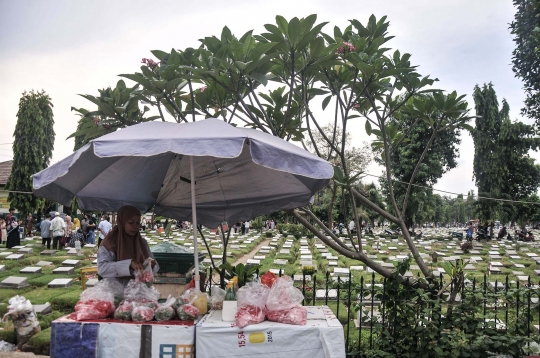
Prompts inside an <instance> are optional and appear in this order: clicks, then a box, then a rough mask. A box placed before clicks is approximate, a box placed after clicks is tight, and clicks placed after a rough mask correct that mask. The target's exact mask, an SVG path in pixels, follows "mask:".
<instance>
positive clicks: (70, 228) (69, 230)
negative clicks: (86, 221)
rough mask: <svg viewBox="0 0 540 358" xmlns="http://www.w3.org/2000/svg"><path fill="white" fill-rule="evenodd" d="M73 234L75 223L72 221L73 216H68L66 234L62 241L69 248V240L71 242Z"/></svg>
mask: <svg viewBox="0 0 540 358" xmlns="http://www.w3.org/2000/svg"><path fill="white" fill-rule="evenodd" d="M72 232H73V221H71V216H69V215H68V216H66V234H65V235H64V238H63V239H62V244H63V245H64V246H68V244H69V240H71V233H72Z"/></svg>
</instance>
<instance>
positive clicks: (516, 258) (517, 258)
mask: <svg viewBox="0 0 540 358" xmlns="http://www.w3.org/2000/svg"><path fill="white" fill-rule="evenodd" d="M510 258H511V259H512V260H520V259H521V256H518V255H510Z"/></svg>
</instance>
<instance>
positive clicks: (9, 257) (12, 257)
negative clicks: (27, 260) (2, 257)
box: [6, 254, 24, 260]
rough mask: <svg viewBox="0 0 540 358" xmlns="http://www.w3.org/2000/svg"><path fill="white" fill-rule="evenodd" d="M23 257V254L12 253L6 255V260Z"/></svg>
mask: <svg viewBox="0 0 540 358" xmlns="http://www.w3.org/2000/svg"><path fill="white" fill-rule="evenodd" d="M23 258H24V255H23V254H12V255H9V256H6V260H22V259H23Z"/></svg>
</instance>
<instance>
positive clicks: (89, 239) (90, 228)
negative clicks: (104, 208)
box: [86, 215, 96, 245]
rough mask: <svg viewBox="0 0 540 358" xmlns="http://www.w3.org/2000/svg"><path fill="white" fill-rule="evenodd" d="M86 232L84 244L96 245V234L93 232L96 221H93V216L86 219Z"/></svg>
mask: <svg viewBox="0 0 540 358" xmlns="http://www.w3.org/2000/svg"><path fill="white" fill-rule="evenodd" d="M86 230H87V231H88V236H87V238H86V242H87V243H89V244H92V245H95V244H96V234H95V232H94V230H96V221H95V220H94V215H92V217H91V218H90V219H88V224H86Z"/></svg>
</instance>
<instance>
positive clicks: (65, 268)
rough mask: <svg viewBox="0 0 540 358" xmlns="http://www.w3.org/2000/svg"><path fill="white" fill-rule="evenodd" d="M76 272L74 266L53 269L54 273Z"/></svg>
mask: <svg viewBox="0 0 540 358" xmlns="http://www.w3.org/2000/svg"><path fill="white" fill-rule="evenodd" d="M74 272H75V268H74V267H58V268H55V269H54V270H53V271H52V273H55V274H66V275H72V274H73V273H74Z"/></svg>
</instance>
